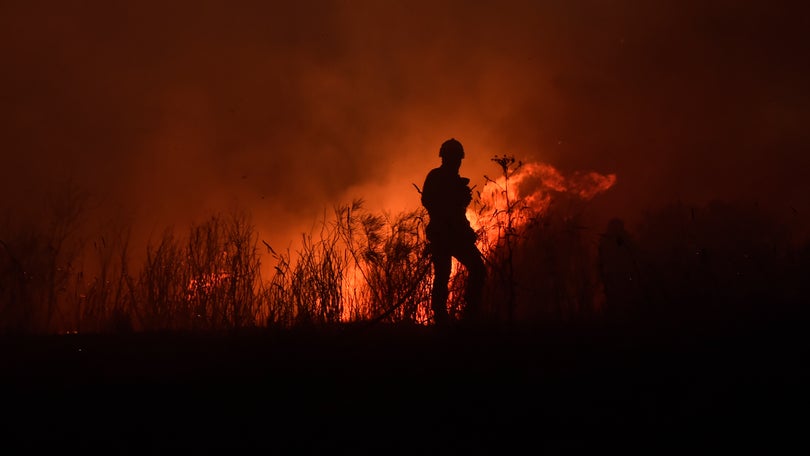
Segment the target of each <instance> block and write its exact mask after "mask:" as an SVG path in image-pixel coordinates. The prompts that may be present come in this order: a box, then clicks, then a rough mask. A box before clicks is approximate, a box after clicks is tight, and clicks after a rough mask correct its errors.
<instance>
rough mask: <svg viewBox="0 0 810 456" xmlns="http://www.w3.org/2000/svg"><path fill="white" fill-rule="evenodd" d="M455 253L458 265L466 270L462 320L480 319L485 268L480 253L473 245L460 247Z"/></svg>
mask: <svg viewBox="0 0 810 456" xmlns="http://www.w3.org/2000/svg"><path fill="white" fill-rule="evenodd" d="M456 253H457V255H456V258H457V259H458V261H459V263H461V264H462V265H463V266H464V267H465V268H466V269H467V287H466V290H465V292H464V301H465V303H466V307H465V309H464V318H465V319H477V318H479V317H480V312H481V305H482V304H481V301H482V299H483V292H484V281H485V279H486V266H485V265H484V260H483V259H482V258H481V252H480V251H479V250H478V248H477V247H476V246H475V244H468V245H466V246H462V247H461V248H460V249H459V250H458V252H456Z"/></svg>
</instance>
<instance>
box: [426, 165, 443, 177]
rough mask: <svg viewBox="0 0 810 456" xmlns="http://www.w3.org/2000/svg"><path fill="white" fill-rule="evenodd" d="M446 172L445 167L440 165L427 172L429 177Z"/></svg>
mask: <svg viewBox="0 0 810 456" xmlns="http://www.w3.org/2000/svg"><path fill="white" fill-rule="evenodd" d="M445 174H446V172H445V170H444V168H442V167H441V166H439V167H437V168H433V169H431V170H430V171H428V173H427V175H428V177H439V176H444V175H445Z"/></svg>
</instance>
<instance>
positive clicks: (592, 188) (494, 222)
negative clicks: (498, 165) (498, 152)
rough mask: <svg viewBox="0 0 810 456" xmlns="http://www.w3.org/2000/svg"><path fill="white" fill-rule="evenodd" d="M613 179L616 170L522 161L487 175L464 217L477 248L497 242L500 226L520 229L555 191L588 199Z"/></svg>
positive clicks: (546, 205)
mask: <svg viewBox="0 0 810 456" xmlns="http://www.w3.org/2000/svg"><path fill="white" fill-rule="evenodd" d="M615 183H616V175H615V174H599V173H597V172H593V171H589V172H575V173H573V174H571V175H569V176H565V175H563V173H561V172H560V171H559V170H558V169H556V168H554V167H553V166H551V165H549V164H546V163H538V162H531V163H523V164H522V165H521V166H519V167H518V168H516V169H515V170H514V171H509V173H508V179H507V176H505V175H501V176H500V177H498V178H495V179H489V178H488V179H487V182H486V184H485V185H484V188H483V189H482V190H481V191H480V192H479V193H477V194H476V196H477V197H478V201H477V204H475V205H471V206H470V207H469V208H468V209H467V218H468V219H469V220H470V224H471V225H472V227H473V228H474V229H475V230H476V231H477V232H479V233H480V232H481V231H482V230H483V231H484V233H485V235H484V236H482V237H481V238H479V241H478V243H479V248H482V247H484V245H493V244H494V243H496V242H497V240H498V238H499V236H501V234H502V230H503V229H506V227H509V228H511V229H519V228H520V227H522V226H524V225H525V224H526V223H527V222H529V221H530V220H532V219H533V218H535V217H537V216H538V215H542V214H543V213H545V212H546V211H547V210H548V208H549V206H550V205H551V203H552V201H553V199H554V197H555V196H557V195H561V194H566V195H569V196H573V197H576V198H578V199H580V200H584V201H587V200H590V199H592V198H593V197H595V196H596V195H598V194H600V193H602V192H604V191H606V190H608V189H609V188H611V187H612V186H613V185H614V184H615Z"/></svg>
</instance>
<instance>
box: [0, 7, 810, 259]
mask: <svg viewBox="0 0 810 456" xmlns="http://www.w3.org/2000/svg"><path fill="white" fill-rule="evenodd" d="M806 22H807V19H806V16H805V15H802V14H797V12H796V11H795V8H794V7H793V6H792V4H791V3H789V2H784V3H780V2H767V3H766V2H761V3H759V2H746V3H745V4H744V5H742V4H740V3H739V2H691V1H656V2H642V4H639V2H630V1H618V2H598V1H573V2H562V1H561V2H534V1H506V2H503V1H501V2H491V3H486V2H462V1H431V2H394V1H391V2H372V1H368V2H365V1H360V2H357V1H352V2H345V1H337V0H334V1H303V2H284V3H281V2H260V1H247V2H239V3H238V5H237V4H234V3H233V2H216V1H203V2H200V1H195V2H191V1H182V0H181V1H176V2H151V1H145V2H135V3H133V2H115V1H113V2H110V1H88V2H79V3H77V2H57V1H44V2H36V1H32V2H28V1H27V2H4V3H3V5H2V6H0V52H2V55H4V59H5V62H4V71H3V72H2V73H0V91H1V92H0V103H2V105H3V109H2V111H1V113H0V116H2V117H1V118H0V120H1V121H2V124H1V125H0V135H2V140H3V142H2V144H3V150H4V152H3V166H2V168H1V170H0V179H2V184H0V185H2V187H0V191H2V192H3V195H4V198H3V202H4V204H3V207H4V209H5V208H8V210H7V211H6V214H9V215H8V217H14V216H16V214H20V212H17V211H21V210H23V209H25V210H27V212H28V213H30V214H33V216H36V214H38V212H39V210H40V209H39V208H40V207H41V201H42V199H43V198H45V197H46V196H47V195H48V194H50V193H53V192H59V191H60V188H62V185H63V183H64V182H67V181H70V182H73V183H75V184H77V185H78V186H80V187H81V188H82V189H83V190H84V191H86V192H87V194H89V195H92V197H93V201H94V205H93V207H94V208H96V212H95V214H100V216H103V217H106V218H112V217H123V218H125V219H127V220H131V221H132V223H133V225H134V226H135V227H136V231H137V233H136V234H137V235H138V236H140V237H141V238H143V239H147V238H150V237H154V236H155V235H156V233H159V232H160V231H161V230H162V229H163V227H166V226H176V227H179V228H183V227H185V226H186V225H187V224H188V223H190V222H192V221H194V220H199V219H201V218H204V217H206V216H207V215H209V214H210V213H212V212H214V211H227V210H231V209H234V208H241V209H246V210H249V211H250V212H251V213H252V214H253V217H254V220H255V222H256V224H257V228H258V229H259V231H260V236H261V237H262V238H263V239H266V240H267V241H268V242H270V243H271V244H274V245H276V246H278V245H282V246H283V245H285V244H286V243H287V242H291V241H294V240H295V238H296V236H297V233H299V232H300V231H306V230H308V228H309V226H311V224H312V223H313V222H314V221H315V220H316V219H317V218H318V217H320V216H321V215H322V214H323V211H324V210H325V208H326V209H327V210H328V208H329V207H330V206H331V205H333V204H336V203H340V202H343V201H346V200H348V199H351V198H354V197H363V198H365V199H366V200H367V202H368V203H369V204H370V205H372V206H374V207H375V208H380V209H386V210H392V211H396V210H399V209H403V208H408V207H415V206H417V205H418V194H417V193H416V190H415V189H414V188H413V185H412V184H416V185H417V186H421V183H422V180H423V179H424V175H425V173H426V172H427V171H428V170H429V169H430V168H431V167H434V166H436V165H437V164H438V157H437V155H438V147H439V145H440V144H441V142H442V141H444V140H445V139H447V138H449V137H455V138H457V139H459V140H460V141H461V142H462V143H463V144H464V146H465V150H466V152H467V158H466V160H465V161H464V164H463V166H462V173H463V174H465V175H466V176H468V177H470V178H471V179H472V182H471V184H476V183H478V184H479V185H483V183H484V179H483V176H484V175H485V174H487V173H489V174H492V173H495V172H497V169H496V168H494V167H493V164H492V162H491V161H490V158H491V157H492V156H494V155H496V154H511V155H514V156H516V157H518V158H520V159H522V160H524V161H526V162H531V161H537V162H542V163H549V164H551V165H553V166H554V167H556V168H558V169H560V170H561V171H562V172H564V173H566V174H571V173H575V172H582V173H588V172H591V171H595V172H598V173H600V174H615V175H617V176H618V179H617V183H616V185H615V186H614V188H611V190H610V191H608V192H606V193H604V194H601V195H598V196H597V198H596V199H597V200H600V206H599V208H600V209H599V210H601V211H603V212H604V214H605V215H606V216H607V215H617V216H621V217H625V218H628V219H632V218H633V217H634V216H635V214H638V213H640V212H641V211H642V210H643V209H644V208H646V207H648V206H650V205H654V204H657V203H660V202H667V201H671V200H674V199H680V200H684V201H696V202H705V201H709V200H711V199H715V198H722V199H733V198H747V199H756V200H758V201H762V202H763V203H772V204H778V205H785V206H786V207H794V208H795V209H797V210H798V211H800V212H803V213H807V212H808V211H810V208H808V206H807V200H806V196H805V195H806V194H807V193H808V188H807V186H808V184H807V179H805V178H804V176H803V174H804V172H805V171H804V170H806V169H808V166H807V165H808V158H807V157H808V154H807V153H806V151H807V146H808V144H810V138H808V133H807V129H806V125H807V123H808V122H807V121H808V120H810V115H808V106H810V103H808V101H810V100H808V91H807V90H806V88H805V85H806V81H807V79H808V75H810V71H809V70H810V68H808V65H809V64H808V61H807V59H805V58H803V57H804V56H805V55H807V54H808V52H807V51H808V49H807V47H808V45H807V40H805V39H804V37H803V33H804V32H803V30H805V29H806V28H805V27H806V26H807V25H808V24H807V23H806ZM49 192H50V193H49Z"/></svg>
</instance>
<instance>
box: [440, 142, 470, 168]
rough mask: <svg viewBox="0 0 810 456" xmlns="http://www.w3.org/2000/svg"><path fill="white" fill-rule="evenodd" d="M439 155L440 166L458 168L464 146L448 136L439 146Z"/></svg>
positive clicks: (462, 156)
mask: <svg viewBox="0 0 810 456" xmlns="http://www.w3.org/2000/svg"><path fill="white" fill-rule="evenodd" d="M439 157H441V158H442V166H448V167H452V168H456V169H458V168H459V167H461V160H462V159H463V158H464V147H463V146H462V145H461V143H460V142H458V140H456V139H455V138H450V139H448V140H447V141H445V142H443V143H442V146H441V147H440V148H439Z"/></svg>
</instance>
